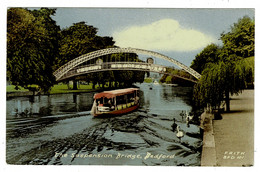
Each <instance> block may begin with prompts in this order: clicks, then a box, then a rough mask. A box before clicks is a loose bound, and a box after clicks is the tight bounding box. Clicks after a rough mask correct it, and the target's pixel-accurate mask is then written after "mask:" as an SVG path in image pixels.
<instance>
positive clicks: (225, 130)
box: [201, 90, 254, 166]
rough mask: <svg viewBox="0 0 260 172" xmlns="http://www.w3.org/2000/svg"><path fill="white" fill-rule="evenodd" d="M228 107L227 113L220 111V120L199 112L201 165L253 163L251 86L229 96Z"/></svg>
mask: <svg viewBox="0 0 260 172" xmlns="http://www.w3.org/2000/svg"><path fill="white" fill-rule="evenodd" d="M230 109H231V112H230V113H226V112H224V113H223V114H221V115H222V117H223V118H222V119H221V120H214V119H213V115H212V114H209V113H204V114H202V116H201V117H202V120H203V121H204V123H203V127H204V136H203V149H202V157H201V166H252V165H254V90H244V91H243V93H242V94H240V95H238V96H232V97H231V101H230Z"/></svg>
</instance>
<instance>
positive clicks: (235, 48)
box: [194, 17, 254, 111]
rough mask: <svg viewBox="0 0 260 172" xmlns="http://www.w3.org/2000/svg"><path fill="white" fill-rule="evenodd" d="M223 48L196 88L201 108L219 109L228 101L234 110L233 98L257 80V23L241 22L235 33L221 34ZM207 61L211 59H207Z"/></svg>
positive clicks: (198, 103)
mask: <svg viewBox="0 0 260 172" xmlns="http://www.w3.org/2000/svg"><path fill="white" fill-rule="evenodd" d="M221 40H222V41H223V47H222V48H221V49H220V51H218V53H217V57H218V58H217V61H215V62H207V63H206V64H204V65H205V67H204V69H203V71H202V77H201V79H200V80H199V82H198V83H197V84H196V85H195V88H194V100H195V101H196V103H197V105H200V106H203V107H205V106H208V107H211V108H219V107H220V105H221V102H222V101H223V100H225V103H226V111H230V98H229V96H230V95H233V94H239V93H241V92H242V90H243V89H245V88H246V86H247V83H248V82H253V80H254V79H253V78H254V56H253V55H254V21H252V20H251V19H250V18H248V17H244V18H242V19H239V21H238V23H235V24H234V26H233V27H231V31H230V32H228V33H226V34H224V33H223V34H221ZM206 61H207V60H206Z"/></svg>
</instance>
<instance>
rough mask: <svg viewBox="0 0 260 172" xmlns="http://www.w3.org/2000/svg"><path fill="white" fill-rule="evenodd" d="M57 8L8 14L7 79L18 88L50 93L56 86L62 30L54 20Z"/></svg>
mask: <svg viewBox="0 0 260 172" xmlns="http://www.w3.org/2000/svg"><path fill="white" fill-rule="evenodd" d="M54 13H55V9H50V10H49V9H40V10H39V11H33V12H32V11H30V10H27V9H23V8H10V9H8V11H7V78H8V80H10V81H11V83H12V84H13V85H15V86H16V87H18V86H22V87H24V88H28V89H33V87H32V86H31V85H33V84H35V85H37V86H39V87H40V89H42V90H43V91H48V90H49V88H50V87H51V86H52V85H53V83H54V77H53V75H52V72H53V70H52V66H53V62H54V59H55V57H56V56H57V52H58V47H57V44H58V43H57V42H58V40H57V35H58V34H59V33H58V32H59V27H58V26H57V25H56V22H54V21H53V20H52V19H51V17H50V16H51V15H53V14H54Z"/></svg>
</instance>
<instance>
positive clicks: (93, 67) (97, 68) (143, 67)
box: [58, 62, 196, 82]
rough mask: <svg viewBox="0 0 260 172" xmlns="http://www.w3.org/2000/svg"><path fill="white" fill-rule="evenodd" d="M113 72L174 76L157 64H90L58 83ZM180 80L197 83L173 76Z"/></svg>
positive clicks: (75, 70)
mask: <svg viewBox="0 0 260 172" xmlns="http://www.w3.org/2000/svg"><path fill="white" fill-rule="evenodd" d="M111 70H135V71H146V72H156V73H161V74H168V75H173V74H171V73H168V72H167V67H165V66H162V65H157V64H149V63H142V62H107V63H102V64H90V65H81V66H77V67H75V68H74V69H72V70H70V71H69V72H67V73H66V74H65V75H63V77H61V78H60V79H59V80H58V81H61V80H65V79H68V78H72V77H76V76H79V75H83V74H88V73H92V72H101V71H111ZM173 76H176V77H178V78H182V79H185V80H189V81H192V82H196V81H195V80H193V79H191V78H186V77H181V76H178V75H173Z"/></svg>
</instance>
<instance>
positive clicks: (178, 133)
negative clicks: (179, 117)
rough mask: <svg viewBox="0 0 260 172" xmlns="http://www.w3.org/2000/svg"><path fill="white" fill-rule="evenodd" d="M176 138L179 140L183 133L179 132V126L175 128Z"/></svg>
mask: <svg viewBox="0 0 260 172" xmlns="http://www.w3.org/2000/svg"><path fill="white" fill-rule="evenodd" d="M176 136H177V137H178V138H179V139H181V138H182V137H183V136H184V134H183V131H181V130H180V126H179V125H178V126H177V133H176Z"/></svg>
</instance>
